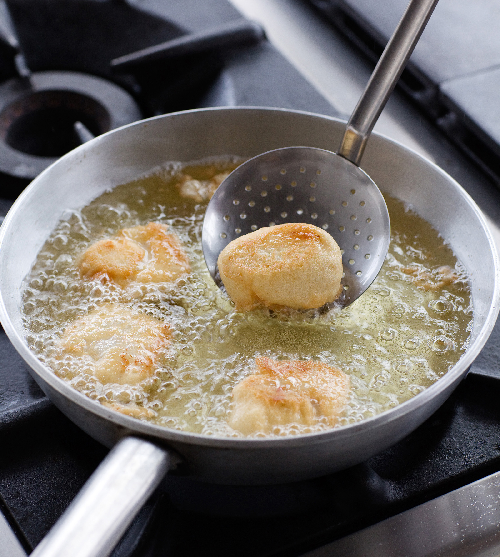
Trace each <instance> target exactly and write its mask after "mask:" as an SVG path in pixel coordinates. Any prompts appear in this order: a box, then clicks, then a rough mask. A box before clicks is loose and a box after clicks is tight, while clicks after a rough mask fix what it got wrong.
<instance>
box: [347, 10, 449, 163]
mask: <svg viewBox="0 0 500 557" xmlns="http://www.w3.org/2000/svg"><path fill="white" fill-rule="evenodd" d="M437 3H438V0H411V2H410V3H409V5H408V7H407V8H406V11H405V13H404V14H403V17H402V18H401V21H400V22H399V25H398V26H397V28H396V30H395V31H394V34H393V35H392V37H391V39H390V40H389V42H388V43H387V46H386V47H385V50H384V52H383V53H382V56H381V57H380V60H379V61H378V63H377V65H376V67H375V69H374V70H373V73H372V75H371V77H370V79H369V81H368V84H367V86H366V88H365V90H364V92H363V94H362V95H361V98H360V99H359V101H358V104H357V105H356V108H355V109H354V112H353V113H352V115H351V118H350V119H349V122H348V123H347V127H346V130H345V133H344V137H343V139H342V143H341V145H340V148H339V151H338V154H339V155H341V156H342V157H344V158H346V159H347V160H349V161H351V162H353V163H354V164H356V165H357V166H359V162H360V160H361V157H362V156H363V152H364V149H365V146H366V142H367V141H368V138H369V137H370V134H371V132H372V129H373V126H374V125H375V123H376V121H377V120H378V117H379V116H380V113H381V112H382V109H383V108H384V106H385V105H386V103H387V100H388V99H389V96H390V94H391V93H392V90H393V89H394V86H395V85H396V83H397V81H398V79H399V76H400V75H401V73H402V71H403V69H404V67H405V65H406V62H407V61H408V58H409V57H410V55H411V53H412V52H413V49H414V48H415V45H416V44H417V42H418V40H419V38H420V35H421V34H422V31H423V30H424V28H425V26H426V25H427V22H428V21H429V18H430V17H431V14H432V12H433V10H434V8H435V6H436V4H437Z"/></svg>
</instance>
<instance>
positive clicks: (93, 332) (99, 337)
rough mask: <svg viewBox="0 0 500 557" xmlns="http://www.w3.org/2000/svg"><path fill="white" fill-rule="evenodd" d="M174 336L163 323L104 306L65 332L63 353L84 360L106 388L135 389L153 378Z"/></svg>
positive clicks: (138, 314)
mask: <svg viewBox="0 0 500 557" xmlns="http://www.w3.org/2000/svg"><path fill="white" fill-rule="evenodd" d="M171 336H172V333H171V329H170V327H169V326H168V325H167V324H166V323H164V322H163V321H161V320H159V319H156V318H154V317H151V316H149V315H144V314H142V313H139V312H137V311H134V310H132V309H130V308H128V307H126V306H123V305H120V304H104V305H102V306H100V307H99V308H97V309H95V310H94V311H92V312H90V313H88V314H87V315H84V316H83V317H80V318H78V319H76V320H75V321H74V322H73V323H72V324H71V325H69V326H68V327H67V328H66V330H65V331H64V333H63V335H62V337H61V340H60V347H61V348H62V350H63V352H65V353H67V354H70V355H73V356H79V357H85V359H86V360H87V361H89V362H90V363H91V364H92V366H93V370H94V375H95V377H97V379H99V381H100V382H101V383H103V384H106V383H118V384H122V385H124V384H127V385H136V384H137V383H139V382H140V381H142V380H144V379H147V378H148V377H151V376H152V375H153V373H154V371H155V368H156V366H157V364H158V362H159V359H160V358H161V355H162V353H163V352H164V351H165V349H166V348H167V347H168V346H169V344H170V339H171Z"/></svg>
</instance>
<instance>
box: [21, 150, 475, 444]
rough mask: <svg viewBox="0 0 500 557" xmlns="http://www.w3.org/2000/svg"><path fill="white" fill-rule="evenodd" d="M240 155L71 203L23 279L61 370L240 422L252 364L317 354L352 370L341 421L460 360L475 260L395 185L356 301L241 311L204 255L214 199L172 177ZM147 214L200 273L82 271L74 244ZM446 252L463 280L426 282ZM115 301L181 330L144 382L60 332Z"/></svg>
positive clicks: (176, 418)
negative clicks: (234, 412)
mask: <svg viewBox="0 0 500 557" xmlns="http://www.w3.org/2000/svg"><path fill="white" fill-rule="evenodd" d="M235 165H236V163H235V162H234V161H229V160H228V161H216V162H213V161H212V162H211V163H210V164H199V165H192V166H190V167H185V168H181V167H180V165H173V164H172V165H170V166H166V167H165V168H162V169H157V170H156V171H155V172H153V173H152V174H151V175H149V176H146V177H144V178H141V179H138V180H137V181H135V182H133V183H130V184H125V185H122V186H119V187H116V188H115V189H114V190H113V191H111V192H107V193H105V194H103V195H101V196H100V197H99V198H97V199H96V200H95V201H93V202H92V203H91V204H90V205H89V206H87V207H85V208H84V209H82V210H81V211H79V212H72V213H70V214H67V215H65V216H64V218H63V219H62V220H61V222H60V224H59V225H58V227H57V229H56V230H55V231H54V232H53V234H52V235H51V237H50V238H49V240H48V241H47V242H46V244H45V246H44V247H43V249H42V250H41V252H40V254H39V257H38V259H37V261H36V264H35V266H34V268H33V271H32V273H31V275H30V276H29V277H28V279H27V280H26V284H25V287H24V313H25V317H26V319H25V322H26V329H27V339H28V342H29V344H30V346H31V347H32V349H33V350H34V351H35V352H36V353H37V354H38V355H39V357H40V358H41V359H42V360H43V361H45V362H46V363H47V364H48V365H49V366H50V367H52V368H53V369H54V372H55V373H56V374H57V375H59V376H60V377H62V378H64V379H65V380H67V381H68V382H69V383H70V384H71V385H73V386H74V387H75V388H76V389H78V390H80V391H81V392H83V393H84V394H86V395H87V396H89V397H90V398H92V399H95V400H98V401H100V402H101V403H103V404H114V405H115V406H114V407H116V408H119V409H121V410H122V411H125V412H129V413H132V414H133V415H136V416H137V417H140V418H144V419H150V420H151V421H152V422H154V423H157V424H159V425H164V426H167V427H171V428H176V429H181V430H186V431H193V432H199V433H204V434H207V435H230V436H239V435H240V434H238V433H237V432H235V431H233V430H231V428H229V427H228V426H227V424H226V420H227V417H228V412H229V411H230V404H231V392H232V389H233V387H234V385H235V384H236V383H237V382H238V381H239V380H241V379H242V378H243V377H245V376H247V375H249V374H250V373H253V372H254V369H255V366H254V362H255V358H256V357H257V356H270V357H274V358H278V359H303V360H307V359H314V360H320V361H323V362H325V363H328V364H330V365H334V366H336V367H339V368H340V369H342V370H343V371H344V372H346V373H348V374H349V375H350V377H351V385H352V394H351V398H350V401H349V403H348V406H347V408H346V410H345V412H344V413H343V415H342V417H341V419H340V420H339V425H345V424H350V423H354V422H357V421H359V420H362V419H364V418H367V417H370V416H373V415H376V414H378V413H380V412H383V411H384V410H387V409H389V408H392V407H394V406H396V405H398V404H400V403H402V402H404V401H405V400H408V399H409V398H411V397H412V396H414V395H415V394H417V393H418V392H420V391H422V390H423V389H425V388H426V387H428V386H429V385H431V384H432V383H434V382H435V381H436V380H437V379H439V377H441V376H442V375H444V374H445V373H446V372H447V371H448V370H449V369H450V367H452V366H453V365H454V364H455V363H456V362H457V361H458V359H459V358H460V356H461V355H462V354H463V352H464V351H465V349H466V347H467V342H468V338H469V334H470V328H471V325H472V308H471V299H470V292H469V288H468V284H467V279H466V276H465V273H464V272H463V270H462V269H461V268H460V264H459V263H458V262H457V260H456V258H455V256H454V255H453V253H452V251H451V249H450V248H449V247H448V246H447V245H446V244H445V242H444V241H443V239H442V238H440V237H439V234H438V233H437V232H436V231H435V230H434V229H432V227H430V226H429V224H428V223H427V222H426V221H424V220H423V219H421V218H420V217H418V216H417V215H415V214H414V213H413V212H411V211H410V210H408V209H407V208H406V207H405V206H404V204H403V203H402V202H400V201H398V200H396V199H392V198H387V204H388V208H389V213H390V216H391V237H392V239H391V246H390V249H389V254H388V256H387V259H386V261H385V263H384V266H383V268H382V271H381V272H380V274H379V276H378V277H377V279H376V281H375V282H374V283H373V285H372V286H371V287H370V288H369V289H368V290H367V292H366V293H365V294H363V296H361V297H360V298H359V299H358V300H357V301H356V302H354V303H353V304H352V305H351V306H349V307H348V308H346V309H343V310H339V309H338V308H337V309H335V308H333V309H331V310H329V311H325V312H321V311H316V312H304V313H301V312H292V313H288V314H286V315H277V314H273V313H270V312H269V311H267V310H256V311H252V312H249V313H245V314H240V313H236V312H234V311H233V307H232V304H231V303H230V301H229V300H228V299H227V297H226V296H225V295H224V294H223V293H222V292H221V291H220V290H219V289H218V288H217V287H216V286H215V284H214V283H213V281H212V279H211V278H210V276H209V274H208V272H207V270H206V267H205V265H204V260H203V254H202V251H201V226H202V221H203V215H204V209H205V205H204V204H203V203H196V202H195V201H193V200H190V199H185V198H183V197H181V196H180V194H179V191H178V188H177V187H176V184H177V183H178V181H179V175H180V173H182V172H184V173H187V174H189V175H190V176H192V177H194V178H197V179H200V180H206V179H209V178H210V177H211V176H213V175H214V174H217V173H219V172H221V171H224V170H227V169H230V168H233V167H234V166H235ZM149 221H157V222H162V223H166V224H168V225H169V227H170V231H172V232H174V233H176V234H177V235H178V236H179V238H180V241H181V242H182V244H183V245H184V246H185V248H186V250H187V252H188V254H189V258H190V261H191V266H192V273H190V274H189V275H185V276H184V277H182V278H181V279H179V280H178V281H177V282H175V283H172V284H167V283H163V284H156V285H154V284H153V285H150V284H147V285H144V284H143V285H137V286H134V287H130V288H127V289H121V288H119V287H116V286H112V285H109V284H102V283H101V282H98V281H84V280H82V279H81V278H80V277H79V275H78V273H77V271H76V261H77V258H78V256H79V254H81V253H82V252H83V251H84V250H85V249H86V248H87V247H88V246H89V245H90V244H91V243H92V242H95V241H97V240H99V239H101V238H106V237H109V236H112V235H113V234H115V233H116V232H117V231H118V230H120V229H121V228H126V227H131V226H136V225H138V224H146V223H147V222H149ZM442 266H448V267H449V268H451V269H453V270H454V272H455V273H456V275H457V276H456V277H455V278H456V280H454V282H453V283H451V284H444V285H442V286H441V287H440V288H437V289H433V290H428V289H426V283H425V280H426V279H428V280H430V281H431V283H432V284H435V283H437V282H438V279H439V276H438V275H437V274H436V269H438V268H439V267H442ZM417 271H418V273H417ZM417 275H418V276H417ZM436 277H437V278H436ZM445 282H446V281H445ZM106 302H114V303H119V304H125V305H127V306H129V307H131V308H134V309H137V310H139V311H141V312H144V313H147V314H149V315H152V316H154V317H157V318H160V319H164V320H166V321H167V322H168V323H170V324H171V327H172V330H173V342H172V345H171V347H170V348H169V349H168V350H167V352H166V354H165V355H164V358H163V360H162V365H161V367H160V368H159V369H157V370H156V373H155V374H154V376H153V377H152V378H150V379H147V380H145V381H143V382H142V383H141V384H139V385H137V386H133V387H130V386H124V385H117V384H111V385H109V384H108V385H103V384H101V383H100V382H99V381H98V380H97V379H96V378H95V377H94V376H93V375H92V368H91V366H90V365H89V362H88V361H87V360H85V358H84V357H83V358H75V357H70V356H67V355H61V353H60V351H59V350H58V347H57V342H58V338H59V337H60V336H61V334H62V332H63V331H64V329H65V328H66V326H67V325H68V323H70V322H71V321H73V320H74V319H76V318H77V317H80V316H82V315H85V314H87V313H88V312H89V311H91V310H92V309H94V308H96V307H98V306H99V305H101V304H103V303H106ZM117 404H118V405H119V406H116V405H117ZM131 408H133V412H132V411H131V410H130V409H131ZM327 427H329V426H328V425H327V424H326V423H321V422H320V423H318V424H317V425H316V426H314V427H308V428H305V427H297V426H296V425H291V426H290V427H289V428H281V429H276V430H275V431H274V433H275V434H277V435H283V434H296V433H304V432H310V431H319V430H322V429H325V428H327Z"/></svg>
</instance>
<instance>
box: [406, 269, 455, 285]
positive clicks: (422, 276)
mask: <svg viewBox="0 0 500 557" xmlns="http://www.w3.org/2000/svg"><path fill="white" fill-rule="evenodd" d="M402 271H403V273H405V274H406V275H410V276H411V279H412V282H413V283H414V284H415V285H416V286H417V288H422V289H423V290H427V291H430V292H436V291H437V290H441V289H442V288H444V287H445V286H449V285H450V284H453V283H454V282H456V281H457V280H458V278H459V277H458V274H457V272H456V271H455V269H452V268H451V267H450V266H449V265H443V266H441V267H438V268H437V269H434V270H432V271H429V270H428V269H423V268H422V267H419V266H418V265H411V266H409V267H403V269H402Z"/></svg>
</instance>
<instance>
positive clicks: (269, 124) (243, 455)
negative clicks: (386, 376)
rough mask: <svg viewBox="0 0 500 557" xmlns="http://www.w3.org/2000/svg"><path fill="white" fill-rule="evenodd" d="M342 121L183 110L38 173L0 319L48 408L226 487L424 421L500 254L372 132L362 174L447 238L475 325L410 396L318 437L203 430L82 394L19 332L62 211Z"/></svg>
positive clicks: (434, 178) (1, 261) (374, 442)
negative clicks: (137, 414) (144, 442)
mask: <svg viewBox="0 0 500 557" xmlns="http://www.w3.org/2000/svg"><path fill="white" fill-rule="evenodd" d="M344 127H345V123H344V122H342V121H339V120H336V119H333V118H327V117H324V116H318V115H311V114H307V113H301V112H293V111H287V110H274V109H258V108H246V109H242V108H229V109H225V108H222V109H206V110H195V111H188V112H185V113H178V114H170V115H167V116H161V117H157V118H152V119H150V120H147V121H144V122H138V123H135V124H131V125H129V126H126V127H123V128H121V129H120V130H116V131H114V132H109V133H108V134H105V135H102V136H100V137H98V138H96V139H94V140H92V141H89V142H88V143H86V144H84V145H82V146H80V147H79V148H77V149H75V150H74V151H72V152H71V153H69V154H68V155H66V156H64V157H62V158H61V159H60V160H59V161H58V162H57V163H56V164H54V165H52V166H51V167H50V168H49V169H47V170H46V171H45V172H43V173H42V174H40V176H39V177H38V178H36V179H35V180H34V181H33V182H32V184H31V185H30V186H29V187H28V188H27V189H26V190H25V191H24V192H23V194H21V196H20V197H19V198H18V200H17V201H16V203H15V204H14V207H13V209H12V210H11V211H10V212H9V214H8V216H7V218H6V219H5V221H4V224H3V225H2V227H1V229H0V315H1V320H2V324H3V326H4V329H5V331H6V333H7V334H8V335H9V338H10V340H11V341H12V343H13V345H14V346H15V348H16V349H17V350H18V352H19V353H20V354H21V356H22V357H23V358H24V359H25V361H26V362H27V363H28V365H29V366H30V368H31V369H32V372H33V376H34V378H35V380H36V381H37V382H38V383H39V384H40V386H41V387H42V389H43V390H44V391H45V392H46V393H47V395H48V396H49V398H50V399H51V400H52V401H53V402H54V403H55V404H56V406H58V407H59V408H60V409H61V410H62V411H63V412H64V413H65V414H66V415H67V416H68V417H69V418H70V419H72V420H73V421H74V422H75V423H76V424H77V425H78V426H80V427H81V428H82V429H83V430H84V431H86V432H87V433H89V434H90V435H91V436H93V437H94V438H95V439H97V440H99V441H100V442H102V443H103V444H105V445H107V446H112V445H113V444H115V443H116V442H117V441H118V440H119V439H121V438H122V437H123V436H124V435H126V434H127V433H130V434H134V433H135V434H137V435H139V436H141V437H149V438H152V439H155V440H156V441H157V442H158V443H160V444H163V445H166V446H169V447H171V448H173V449H174V450H175V451H176V452H177V453H178V454H179V455H180V456H181V457H182V458H183V459H184V461H185V463H186V472H187V473H189V474H191V476H193V477H197V478H202V479H205V480H209V481H213V482H220V483H227V484H231V483H233V484H238V483H239V484H241V483H246V484H251V483H254V484H258V483H261V484H265V483H283V482H288V481H294V480H300V479H304V478H310V477H316V476H321V475H324V474H328V473H330V472H333V471H335V470H339V469H342V468H346V467H348V466H351V465H354V464H356V463H358V462H361V461H364V460H366V459H367V458H369V457H370V456H372V455H374V454H375V453H377V452H379V451H381V450H383V449H384V448H386V447H388V446H390V445H392V444H393V443H395V442H397V441H398V440H400V439H402V438H403V437H405V436H406V435H407V434H408V433H410V432H411V431H413V430H414V429H415V428H416V427H417V426H418V425H420V424H421V423H422V422H423V421H424V420H425V419H426V418H428V417H429V416H430V415H431V414H432V413H433V412H434V411H435V410H436V409H437V408H438V407H439V406H440V405H441V404H442V403H443V402H444V400H445V399H446V398H447V397H448V396H449V395H450V393H451V392H452V390H453V389H454V388H455V387H456V385H457V384H458V383H459V381H460V380H461V379H462V378H463V376H464V375H465V373H466V371H467V369H468V367H469V365H470V363H471V362H472V361H473V360H474V358H475V357H476V355H477V354H478V352H479V351H480V350H481V348H482V347H483V345H484V343H485V342H486V339H487V338H488V336H489V334H490V332H491V329H492V328H493V325H494V323H495V321H496V318H497V315H498V297H499V285H498V257H497V254H496V251H495V249H494V247H493V241H492V238H491V236H490V234H489V231H488V229H487V227H486V225H485V222H484V220H483V217H482V215H481V213H480V212H479V211H478V209H477V207H476V205H475V204H474V202H473V201H472V200H471V199H470V197H469V196H468V195H467V194H466V193H465V192H464V191H463V190H462V188H460V186H459V185H458V184H457V183H456V182H455V181H454V180H452V179H451V178H450V177H449V176H448V175H447V174H446V173H444V172H443V171H441V170H440V169H439V168H437V167H436V166H434V165H433V164H431V163H430V162H428V161H427V160H425V159H423V158H421V157H419V156H418V155H416V154H415V153H414V152H412V151H410V150H407V149H405V148H404V147H402V146H401V145H398V144H397V143H394V142H391V141H389V140H387V139H386V138H384V137H381V136H378V135H377V134H372V138H371V140H370V143H369V145H368V147H367V150H366V153H365V157H364V166H365V168H366V170H367V171H368V172H369V173H370V174H371V175H372V176H373V177H374V178H375V180H377V182H378V183H379V184H380V187H381V189H382V191H383V192H387V193H389V194H393V195H395V196H397V197H399V198H400V199H403V200H405V201H406V202H407V203H409V204H410V205H411V206H412V207H413V208H414V209H415V210H416V211H417V212H418V213H419V214H420V215H421V216H422V217H424V218H425V219H427V220H428V221H429V222H430V223H431V224H432V225H433V226H435V227H436V228H437V229H438V231H439V232H440V233H441V234H442V236H443V237H444V238H445V239H446V240H447V241H448V242H449V244H450V246H451V248H452V249H453V250H454V252H455V253H456V255H457V257H458V258H459V259H460V260H461V262H462V264H463V265H464V266H465V268H466V269H467V271H468V273H469V275H470V280H471V289H472V297H473V301H474V327H473V330H472V337H471V341H470V344H469V347H468V349H467V351H466V353H465V354H464V355H463V357H462V358H461V359H460V361H459V362H458V363H457V364H456V365H455V366H454V367H453V368H452V369H451V370H450V371H449V372H448V373H447V374H446V375H445V376H444V377H443V378H442V379H440V380H439V381H438V382H437V383H435V384H434V385H432V386H431V387H429V388H428V389H426V390H425V391H423V392H421V393H420V394H418V395H417V396H415V397H414V398H412V399H411V400H408V401H407V402H405V403H403V404H401V405H399V406H397V407H395V408H393V409H391V410H390V411H387V412H385V413H382V414H380V415H378V416H375V417H373V418H370V419H367V420H365V421H363V422H361V423H357V424H353V425H350V426H346V427H342V428H338V429H334V430H331V431H326V432H323V433H321V434H310V435H303V436H292V437H285V438H280V439H233V438H223V437H221V438H219V437H204V436H202V435H198V434H192V433H184V432H180V431H173V430H170V429H167V428H162V427H159V426H155V425H153V424H150V423H147V422H144V421H139V420H134V419H133V418H131V417H129V416H125V415H123V414H120V413H118V412H114V411H112V410H110V409H108V408H106V407H103V406H101V405H100V404H98V403H97V402H95V401H93V400H90V399H88V398H87V397H85V396H84V395H82V394H81V393H79V392H77V391H75V390H74V389H72V388H71V386H70V385H68V384H67V383H66V382H64V381H63V380H61V379H59V378H58V377H56V376H55V375H54V374H53V373H52V372H51V370H50V369H48V368H47V367H46V366H45V365H43V364H42V362H41V361H39V360H38V359H37V358H36V357H35V355H34V354H33V353H32V352H31V351H30V350H29V348H28V346H27V344H26V341H25V339H24V328H23V323H22V315H21V311H20V306H21V298H20V296H21V291H20V285H21V284H22V281H23V279H24V277H25V276H26V275H27V273H28V271H29V269H30V267H31V265H32V263H33V261H34V259H35V257H36V254H37V253H38V251H39V249H40V247H41V245H42V243H43V242H44V239H45V238H46V237H47V236H48V234H49V233H50V232H51V230H53V228H54V226H55V224H56V223H57V221H58V220H59V219H60V218H61V217H62V216H63V215H64V214H65V213H66V214H68V213H67V212H68V211H69V213H71V211H72V210H76V209H78V208H79V207H82V206H84V205H85V204H87V203H88V202H89V201H90V200H91V199H93V198H95V197H96V196H98V195H99V194H101V193H103V192H104V191H106V190H107V189H109V188H111V187H113V186H115V185H117V184H120V183H124V182H127V181H130V180H133V179H135V178H136V177H137V176H139V175H141V174H144V173H146V172H150V171H151V169H153V168H155V167H157V166H158V165H161V164H163V163H165V161H169V160H180V161H191V160H197V159H201V158H204V157H210V156H216V155H226V154H228V153H232V154H234V155H237V156H242V157H249V156H252V155H256V154H259V153H262V152H263V151H268V150H272V149H275V148H279V147H286V146H293V145H297V143H298V141H299V140H300V141H301V142H304V143H306V144H307V145H310V146H312V147H317V148H320V149H330V148H331V145H332V143H333V144H335V143H337V142H338V141H339V140H340V137H341V134H342V133H343V130H344ZM236 130H237V132H238V133H235V131H236ZM415 184H418V185H419V187H418V188H416V187H415ZM20 245H22V246H23V249H22V250H19V246H20ZM284 455H286V457H285V458H284Z"/></svg>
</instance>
